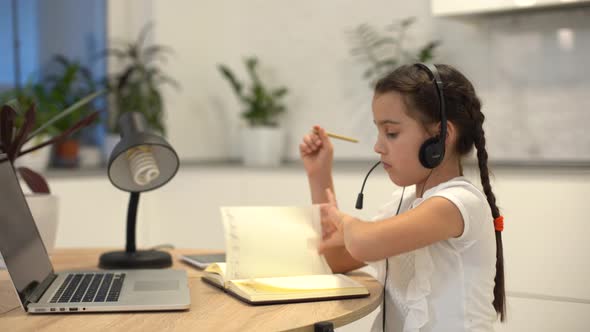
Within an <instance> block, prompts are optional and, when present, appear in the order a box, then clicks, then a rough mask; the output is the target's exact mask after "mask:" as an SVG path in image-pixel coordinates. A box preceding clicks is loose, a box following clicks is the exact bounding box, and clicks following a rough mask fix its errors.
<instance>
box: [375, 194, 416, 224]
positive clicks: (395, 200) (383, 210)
mask: <svg viewBox="0 0 590 332" xmlns="http://www.w3.org/2000/svg"><path fill="white" fill-rule="evenodd" d="M402 192H403V190H402V189H399V190H396V191H395V192H394V193H393V194H392V195H391V200H390V201H389V202H387V203H386V204H384V205H383V206H381V207H380V208H379V210H377V214H376V215H375V216H374V217H373V218H372V219H371V221H377V220H382V219H386V218H389V217H391V216H394V215H395V213H396V212H397V207H398V205H399V204H400V199H403V202H402V205H401V208H400V213H402V212H403V211H406V210H407V209H408V208H409V205H410V203H411V201H412V200H413V199H414V198H416V193H415V192H414V191H413V189H410V188H406V191H405V193H404V195H403V197H402Z"/></svg>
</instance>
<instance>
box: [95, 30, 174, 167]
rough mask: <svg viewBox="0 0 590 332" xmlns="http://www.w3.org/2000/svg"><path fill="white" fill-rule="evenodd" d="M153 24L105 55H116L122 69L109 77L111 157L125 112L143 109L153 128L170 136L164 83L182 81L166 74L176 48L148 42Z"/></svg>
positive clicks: (107, 152) (108, 145)
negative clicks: (121, 118)
mask: <svg viewBox="0 0 590 332" xmlns="http://www.w3.org/2000/svg"><path fill="white" fill-rule="evenodd" d="M152 27H153V24H151V23H149V24H147V25H146V26H145V27H144V28H143V29H142V30H141V32H140V33H139V36H138V38H137V40H135V41H133V42H128V43H123V44H122V45H121V46H119V47H115V48H110V49H107V50H106V51H105V53H104V56H109V57H114V58H115V59H116V60H117V61H118V62H119V64H120V65H121V66H120V70H119V71H117V72H115V73H113V74H112V75H110V77H108V78H107V79H106V85H107V89H108V90H109V94H110V95H111V97H112V99H111V100H112V101H113V103H111V107H110V109H109V117H108V118H109V119H108V124H107V131H108V133H109V135H107V142H106V144H105V155H106V156H107V157H108V156H109V155H110V153H111V151H112V148H113V147H114V145H115V144H116V143H117V142H118V141H119V134H118V133H119V131H118V128H117V121H118V119H119V117H120V116H121V114H122V113H124V112H140V113H143V115H144V116H145V118H146V120H147V122H148V124H149V126H150V128H151V129H152V130H154V131H156V132H158V133H159V134H161V135H163V136H166V127H165V125H164V112H165V110H164V101H163V98H162V91H161V89H162V85H164V84H169V85H171V86H173V87H175V88H179V85H178V83H177V82H176V81H175V80H173V79H172V78H170V77H169V76H168V75H166V74H165V73H164V71H163V70H162V68H161V64H162V63H163V62H164V61H165V60H166V56H167V55H168V54H170V53H171V52H172V49H171V48H170V47H168V46H164V45H154V44H148V43H147V38H148V36H149V33H150V31H151V29H152Z"/></svg>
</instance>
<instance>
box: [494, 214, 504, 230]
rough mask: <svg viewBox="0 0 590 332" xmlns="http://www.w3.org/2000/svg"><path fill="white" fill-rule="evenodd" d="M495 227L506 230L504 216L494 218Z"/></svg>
mask: <svg viewBox="0 0 590 332" xmlns="http://www.w3.org/2000/svg"><path fill="white" fill-rule="evenodd" d="M494 228H495V229H496V230H497V231H498V232H501V231H503V230H504V216H499V217H498V218H496V219H494Z"/></svg>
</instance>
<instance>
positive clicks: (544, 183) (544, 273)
mask: <svg viewBox="0 0 590 332" xmlns="http://www.w3.org/2000/svg"><path fill="white" fill-rule="evenodd" d="M369 166H370V165H369V164H367V165H366V167H365V165H364V164H363V163H354V164H352V165H345V166H339V165H338V164H337V165H336V171H335V182H336V195H337V197H338V200H339V205H340V206H341V208H342V209H343V210H344V211H346V212H348V213H352V214H355V215H357V216H360V217H362V218H370V217H371V216H372V215H373V214H375V211H376V210H377V208H378V207H379V206H380V205H381V204H382V203H384V202H385V201H387V200H388V198H389V197H390V195H391V192H392V191H393V190H394V189H395V188H394V187H393V185H391V183H390V181H389V179H388V178H387V176H386V175H385V173H384V172H383V170H381V169H378V170H377V171H376V174H373V175H372V176H371V178H370V179H369V180H368V181H367V185H366V188H365V207H364V209H363V210H362V211H357V210H355V209H354V203H355V200H356V194H357V193H358V190H359V189H360V185H361V184H362V179H363V176H364V173H365V171H366V170H367V169H368V167H369ZM466 174H467V175H468V177H469V178H470V179H472V181H473V182H474V183H479V180H478V178H477V176H478V175H477V173H476V172H474V170H473V169H468V170H467V172H466ZM50 185H51V187H52V190H53V192H54V193H56V194H57V195H58V196H59V198H60V204H61V206H60V224H59V230H58V236H57V246H58V247H86V246H115V247H120V248H123V247H124V240H125V216H126V208H127V199H128V198H127V195H126V194H125V193H123V192H120V191H118V190H117V189H115V188H114V187H113V186H112V185H111V184H110V183H109V182H108V179H107V177H106V176H103V175H102V174H100V175H99V176H97V177H87V178H81V179H76V178H60V177H58V176H56V177H53V178H51V179H50ZM493 189H494V192H495V194H496V196H497V198H498V205H499V207H500V209H501V211H502V213H503V215H504V216H505V218H506V219H505V226H506V228H505V231H504V233H503V238H504V256H505V264H506V285H507V289H508V291H509V292H511V293H509V294H512V293H514V292H516V293H517V294H515V295H519V294H520V295H522V293H525V296H526V297H528V298H526V297H525V298H522V297H512V296H509V298H508V308H509V319H510V320H509V324H507V325H503V326H501V327H500V328H499V330H500V331H541V332H543V331H547V332H549V331H586V330H587V327H590V317H588V316H587V315H586V313H587V312H588V310H590V304H580V303H572V302H567V301H560V300H559V299H558V300H557V301H555V300H553V301H542V300H538V299H535V298H534V297H533V298H531V296H528V295H526V294H529V295H530V294H533V295H534V294H537V295H543V296H553V297H568V298H577V299H583V300H585V301H590V286H589V285H588V280H590V264H588V262H590V242H589V241H587V237H588V227H587V226H586V224H587V216H588V213H589V212H590V208H589V207H588V203H587V197H590V170H580V169H570V170H562V169H543V170H514V169H503V168H499V169H496V170H495V178H494V180H493ZM309 202H310V200H309V193H308V188H307V180H306V178H305V174H304V171H303V169H302V167H301V166H289V167H282V168H276V169H249V168H243V167H239V166H227V165H225V166H224V165H210V166H193V167H190V166H186V167H181V169H180V171H179V174H178V175H177V177H175V178H174V179H173V180H172V182H171V183H169V184H168V185H166V186H164V187H162V188H161V189H160V190H157V191H155V192H151V193H146V194H144V195H142V196H141V200H140V210H139V211H140V212H139V216H138V226H137V232H138V233H137V234H138V246H140V247H144V248H145V247H149V246H154V245H158V244H165V243H171V244H173V245H175V246H176V247H181V248H206V249H223V248H224V240H223V229H222V224H221V218H220V214H219V207H220V206H231V205H304V204H309ZM549 312H550V313H551V314H548V313H549ZM543 313H546V314H543ZM371 320H372V318H366V319H364V320H362V321H360V322H357V323H355V325H353V326H352V327H350V329H351V330H350V331H355V330H366V329H368V327H369V326H370V321H371ZM562 324H566V325H562ZM567 324H569V325H567ZM564 326H565V327H568V328H565V327H564Z"/></svg>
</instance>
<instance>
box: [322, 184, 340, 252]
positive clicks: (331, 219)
mask: <svg viewBox="0 0 590 332" xmlns="http://www.w3.org/2000/svg"><path fill="white" fill-rule="evenodd" d="M326 195H327V196H328V203H325V204H321V205H320V212H321V217H322V241H321V242H320V246H319V248H318V252H319V253H320V254H323V253H324V251H325V250H326V249H329V248H335V247H343V246H344V225H343V223H342V221H343V220H344V217H345V216H346V215H345V214H344V213H342V212H340V210H338V206H337V205H336V199H335V198H334V194H333V193H332V190H330V188H327V189H326Z"/></svg>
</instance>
